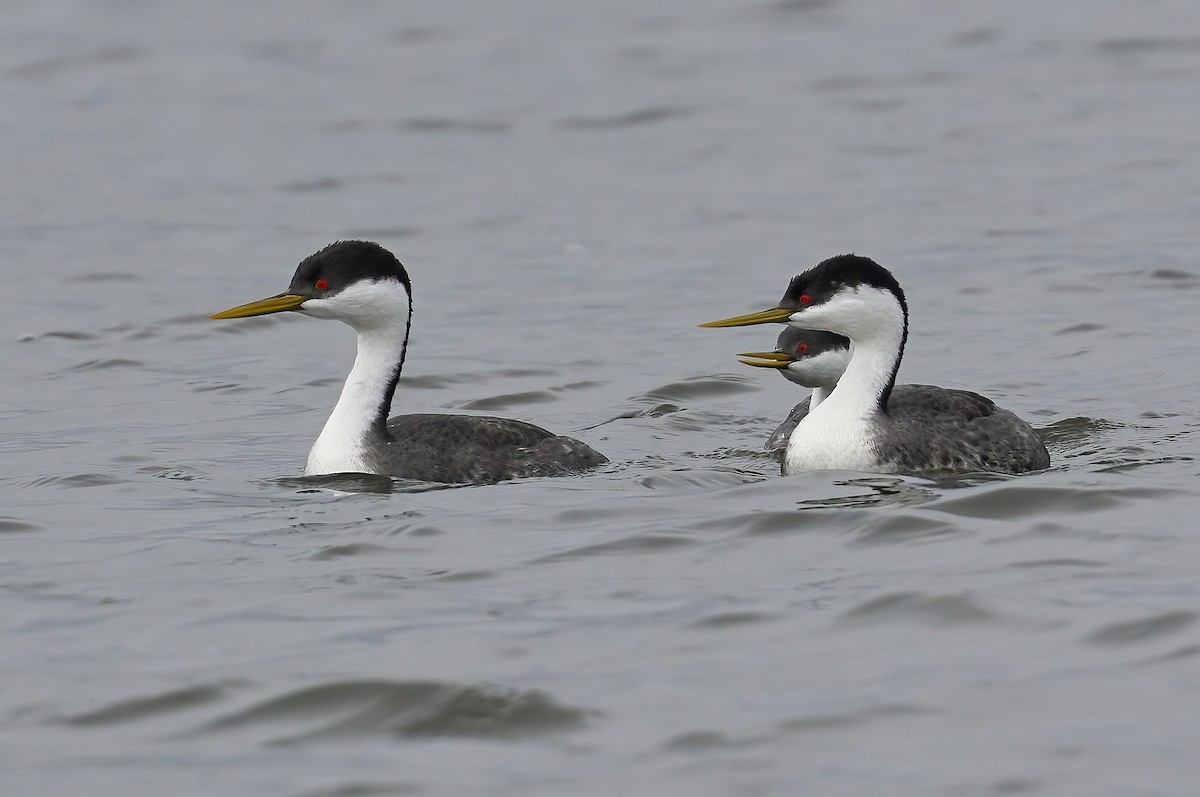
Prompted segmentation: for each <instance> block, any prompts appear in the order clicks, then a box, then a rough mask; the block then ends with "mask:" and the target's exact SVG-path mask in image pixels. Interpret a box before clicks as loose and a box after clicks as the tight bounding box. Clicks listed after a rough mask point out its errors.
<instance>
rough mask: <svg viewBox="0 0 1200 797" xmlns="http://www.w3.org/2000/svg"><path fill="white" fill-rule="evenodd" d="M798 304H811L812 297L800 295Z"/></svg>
mask: <svg viewBox="0 0 1200 797" xmlns="http://www.w3.org/2000/svg"><path fill="white" fill-rule="evenodd" d="M800 304H812V297H811V296H809V295H808V294H807V293H805V294H801V295H800Z"/></svg>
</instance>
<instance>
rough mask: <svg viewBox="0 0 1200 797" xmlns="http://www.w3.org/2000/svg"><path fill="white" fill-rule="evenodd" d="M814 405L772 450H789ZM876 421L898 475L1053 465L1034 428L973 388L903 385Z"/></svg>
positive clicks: (789, 422) (801, 409) (773, 439)
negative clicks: (788, 443) (795, 432)
mask: <svg viewBox="0 0 1200 797" xmlns="http://www.w3.org/2000/svg"><path fill="white" fill-rule="evenodd" d="M808 403H809V400H808V399H805V400H804V401H801V402H800V403H799V404H797V405H796V406H795V407H793V408H792V411H791V412H790V413H789V414H788V416H787V418H786V419H784V421H783V423H781V424H779V427H778V428H776V429H775V431H774V432H772V433H771V436H770V438H768V440H767V442H766V445H765V448H766V449H767V450H769V451H783V450H786V448H787V441H788V438H789V437H790V436H791V434H792V431H793V430H794V429H795V428H796V426H797V425H798V424H799V423H800V421H801V420H803V419H804V417H805V416H807V415H808ZM876 422H877V423H878V427H879V437H878V441H877V445H878V451H879V458H880V460H881V461H882V462H884V463H886V464H887V465H888V466H890V467H891V469H892V470H894V471H895V472H897V473H933V472H938V471H958V472H963V471H990V472H993V473H1025V472H1027V471H1031V470H1041V469H1042V468H1046V467H1049V466H1050V454H1049V452H1048V451H1047V450H1046V445H1045V443H1043V442H1042V440H1041V438H1040V437H1039V436H1038V434H1037V432H1035V431H1034V430H1033V427H1031V426H1030V425H1029V424H1028V423H1026V422H1025V421H1023V420H1021V419H1020V418H1018V417H1017V416H1016V415H1015V414H1013V413H1012V412H1009V411H1008V410H1006V409H1004V408H1003V407H997V406H996V404H995V402H993V401H992V400H991V399H989V398H987V397H986V396H981V395H979V394H978V393H972V392H971V391H969V390H953V389H948V388H944V387H937V386H936V385H897V386H896V387H895V388H894V389H893V390H892V396H891V399H890V400H889V401H888V413H887V415H879V416H877V418H876Z"/></svg>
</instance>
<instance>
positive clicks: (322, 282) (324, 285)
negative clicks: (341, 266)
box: [316, 277, 329, 291]
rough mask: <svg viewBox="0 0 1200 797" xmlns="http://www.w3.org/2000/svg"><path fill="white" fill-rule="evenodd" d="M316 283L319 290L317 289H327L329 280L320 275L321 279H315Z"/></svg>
mask: <svg viewBox="0 0 1200 797" xmlns="http://www.w3.org/2000/svg"><path fill="white" fill-rule="evenodd" d="M316 285H317V290H319V291H324V290H328V289H329V280H327V279H325V278H324V277H321V279H319V280H317V282H316Z"/></svg>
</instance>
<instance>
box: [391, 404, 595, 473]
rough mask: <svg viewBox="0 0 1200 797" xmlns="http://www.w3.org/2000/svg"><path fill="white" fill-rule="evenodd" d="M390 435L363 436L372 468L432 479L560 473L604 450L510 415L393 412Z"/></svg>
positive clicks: (579, 466) (583, 464) (588, 464)
mask: <svg viewBox="0 0 1200 797" xmlns="http://www.w3.org/2000/svg"><path fill="white" fill-rule="evenodd" d="M387 428H388V432H389V433H390V434H391V435H392V437H393V438H394V439H390V440H389V439H387V438H385V437H384V436H383V435H378V436H374V437H373V438H368V439H367V451H368V454H367V456H368V459H369V461H370V464H371V466H372V470H373V472H375V473H386V474H388V475H391V476H398V477H400V478H403V479H417V480H419V481H431V482H453V483H459V484H462V483H472V484H491V483H495V482H499V481H506V480H509V479H523V478H526V477H529V476H560V475H564V474H568V473H573V472H576V471H580V470H584V469H586V468H590V467H593V466H595V465H600V464H602V463H605V462H607V461H608V460H607V459H606V458H605V457H604V455H603V454H601V453H599V452H598V451H595V450H594V449H592V448H591V447H589V446H588V445H587V444H585V443H582V442H580V441H578V440H575V439H574V438H570V437H563V436H561V435H556V434H554V433H553V432H548V431H546V430H545V429H543V428H541V427H540V426H534V425H533V424H532V423H526V422H524V421H514V420H512V419H509V418H494V417H490V416H474V415H431V414H430V415H398V416H396V417H395V418H392V419H390V420H389V421H388V423H387Z"/></svg>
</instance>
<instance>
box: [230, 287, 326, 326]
mask: <svg viewBox="0 0 1200 797" xmlns="http://www.w3.org/2000/svg"><path fill="white" fill-rule="evenodd" d="M311 298H312V297H311V296H297V295H295V294H292V293H281V294H279V295H278V296H269V297H267V298H266V299H259V300H258V301H257V302H250V304H241V305H238V306H237V307H231V308H229V309H228V310H222V311H221V312H219V313H217V314H216V315H211V316H209V318H211V319H213V320H218V321H219V320H221V319H224V318H249V317H250V316H255V315H267V314H269V313H282V312H283V311H284V310H295V309H297V308H299V307H300V305H302V304H304V303H305V302H307V301H308V300H309V299H311Z"/></svg>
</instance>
